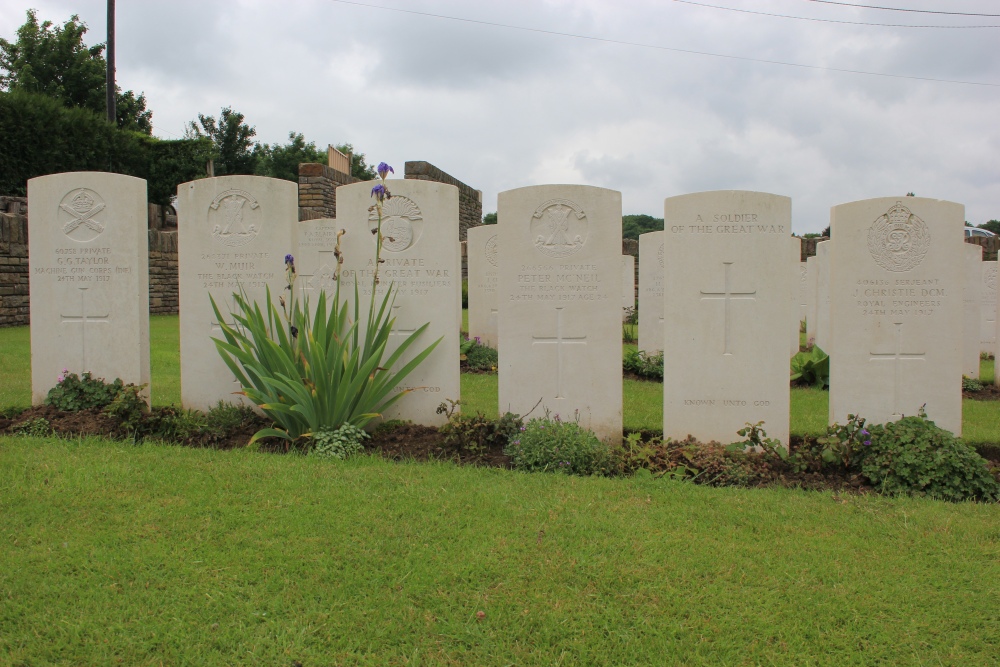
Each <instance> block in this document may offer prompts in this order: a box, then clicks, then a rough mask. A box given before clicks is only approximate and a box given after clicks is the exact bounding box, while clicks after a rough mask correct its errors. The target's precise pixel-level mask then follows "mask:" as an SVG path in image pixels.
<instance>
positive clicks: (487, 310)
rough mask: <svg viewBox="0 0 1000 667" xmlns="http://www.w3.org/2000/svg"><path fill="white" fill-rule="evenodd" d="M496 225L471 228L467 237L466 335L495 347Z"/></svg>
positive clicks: (496, 304)
mask: <svg viewBox="0 0 1000 667" xmlns="http://www.w3.org/2000/svg"><path fill="white" fill-rule="evenodd" d="M498 233H499V232H498V229H497V226H496V225H482V226H479V227H470V228H469V230H468V232H467V236H466V244H465V245H466V252H467V253H468V258H469V260H468V261H469V337H470V338H475V337H477V336H478V337H479V340H480V342H481V343H482V344H483V345H488V346H489V347H492V348H496V346H497V313H498V312H499V308H498V301H497V273H498V271H499V268H498V263H499V254H498V251H499V247H498V245H497V238H498Z"/></svg>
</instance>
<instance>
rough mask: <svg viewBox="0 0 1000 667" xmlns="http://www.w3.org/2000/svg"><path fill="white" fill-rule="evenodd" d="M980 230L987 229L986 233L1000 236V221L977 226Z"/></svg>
mask: <svg viewBox="0 0 1000 667" xmlns="http://www.w3.org/2000/svg"><path fill="white" fill-rule="evenodd" d="M977 226H978V227H979V229H985V230H986V231H989V232H993V233H994V234H1000V220H987V221H986V222H984V223H983V224H981V225H977Z"/></svg>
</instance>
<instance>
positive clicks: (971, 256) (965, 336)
mask: <svg viewBox="0 0 1000 667" xmlns="http://www.w3.org/2000/svg"><path fill="white" fill-rule="evenodd" d="M964 245H965V248H964V250H965V258H964V259H965V293H964V299H963V305H964V318H963V322H964V326H963V327H962V375H965V376H966V377H970V378H975V379H977V380H978V379H979V334H980V330H981V329H982V325H981V324H980V322H979V318H980V315H981V313H980V311H981V310H982V307H983V306H982V294H981V292H982V285H983V266H982V265H983V248H982V246H978V245H972V244H971V243H966V244H964Z"/></svg>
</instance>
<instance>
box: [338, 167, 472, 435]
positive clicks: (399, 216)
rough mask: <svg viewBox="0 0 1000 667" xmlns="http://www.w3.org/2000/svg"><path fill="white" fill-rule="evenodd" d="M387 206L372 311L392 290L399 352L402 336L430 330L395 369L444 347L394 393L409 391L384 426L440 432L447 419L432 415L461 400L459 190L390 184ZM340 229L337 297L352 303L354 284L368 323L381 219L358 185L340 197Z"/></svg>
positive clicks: (367, 191)
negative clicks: (394, 423)
mask: <svg viewBox="0 0 1000 667" xmlns="http://www.w3.org/2000/svg"><path fill="white" fill-rule="evenodd" d="M388 187H389V190H390V192H391V193H392V198H391V199H389V200H387V201H386V203H385V207H384V211H383V220H382V235H383V236H384V237H386V240H385V243H384V246H383V250H382V258H383V259H384V260H385V261H384V262H383V263H382V265H381V268H380V269H379V285H378V287H377V289H376V291H375V294H376V307H378V305H379V304H380V303H381V297H382V296H383V295H384V294H385V292H386V290H387V289H388V288H389V286H390V285H393V287H394V289H395V290H396V298H395V301H394V305H393V314H394V316H395V318H396V323H395V326H394V327H393V334H392V335H391V336H390V339H391V347H390V348H389V349H388V350H387V351H386V356H388V355H389V354H391V353H392V352H394V351H395V350H396V348H397V347H398V345H399V344H400V343H401V342H402V341H403V340H404V339H405V337H406V336H407V335H409V334H410V333H412V332H413V331H415V330H416V329H418V328H419V327H420V326H422V325H423V324H425V323H429V325H430V326H428V328H427V330H426V331H424V333H423V334H421V336H420V338H419V339H418V340H417V341H416V343H415V344H413V345H411V347H410V348H409V350H408V351H407V352H406V354H404V356H403V358H402V359H401V360H400V362H399V363H398V364H397V365H396V366H395V368H400V367H402V366H403V365H405V364H406V363H407V362H408V361H409V360H410V359H412V358H413V357H414V356H415V355H416V354H417V353H418V352H419V351H420V350H423V349H425V348H426V347H427V346H428V345H430V344H431V343H433V342H434V341H435V340H438V339H441V342H440V343H438V345H437V347H436V348H434V351H433V352H432V353H431V355H430V356H429V357H428V358H427V359H426V360H425V361H424V362H423V364H421V365H420V366H419V367H418V368H417V369H416V370H415V371H414V372H413V373H411V374H410V375H409V376H407V377H406V379H405V380H404V382H403V383H402V384H401V385H400V386H399V387H397V389H398V391H405V390H410V392H409V393H408V394H407V395H406V396H404V397H403V398H402V399H400V401H399V402H397V403H396V404H395V405H393V406H392V407H391V408H390V409H389V410H387V411H386V412H385V415H384V416H385V418H386V419H408V420H411V421H413V422H414V423H417V424H424V425H428V426H439V425H441V424H443V423H444V422H446V421H447V416H446V415H444V414H437V412H436V410H437V407H438V405H440V404H441V403H442V402H443V401H445V400H446V399H451V400H454V401H457V400H460V398H461V382H460V374H459V373H460V369H459V330H460V328H461V325H462V310H461V299H462V294H461V291H462V283H461V278H460V276H461V270H462V268H461V255H460V251H459V240H458V190H457V188H456V187H455V186H453V185H448V184H445V183H436V182H432V181H423V180H403V179H394V180H390V181H389V182H388ZM337 200H338V207H339V213H338V216H337V226H338V227H340V228H343V229H346V230H347V233H346V234H345V235H344V236H343V238H342V240H341V249H342V250H343V253H344V265H343V268H342V272H341V281H342V283H343V284H342V286H341V290H342V292H343V291H344V290H349V291H350V293H351V295H352V296H351V298H352V299H353V292H354V284H355V282H357V284H358V290H359V293H360V295H361V297H362V298H361V317H362V318H366V317H367V313H368V312H369V304H370V303H371V297H372V274H373V270H374V268H375V249H376V248H375V239H376V237H375V235H373V234H372V233H371V231H370V230H371V229H373V228H375V227H376V226H377V222H378V218H377V216H375V214H374V213H370V212H369V208H370V207H371V206H372V203H373V201H372V199H371V183H355V184H353V185H345V186H342V187H340V188H338V189H337Z"/></svg>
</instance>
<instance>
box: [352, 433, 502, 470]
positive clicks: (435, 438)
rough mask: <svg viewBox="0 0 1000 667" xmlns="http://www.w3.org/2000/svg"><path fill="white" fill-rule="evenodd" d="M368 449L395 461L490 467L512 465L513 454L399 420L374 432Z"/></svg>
mask: <svg viewBox="0 0 1000 667" xmlns="http://www.w3.org/2000/svg"><path fill="white" fill-rule="evenodd" d="M365 449H367V450H368V451H370V452H378V453H379V454H381V455H382V456H384V457H385V458H387V459H389V460H391V461H453V462H455V463H461V464H465V465H477V466H485V467H489V468H510V467H511V465H510V457H509V456H507V455H506V454H504V453H503V447H500V446H495V447H492V448H487V449H484V450H480V451H477V452H469V451H466V450H460V449H458V448H456V447H452V446H450V445H448V444H446V443H445V441H444V437H443V436H442V435H441V433H439V432H438V430H437V429H436V428H433V427H430V426H419V425H417V424H399V425H398V426H394V427H393V428H391V429H380V430H377V431H376V432H375V433H373V434H372V438H371V440H369V441H368V442H367V443H366V446H365Z"/></svg>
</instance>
